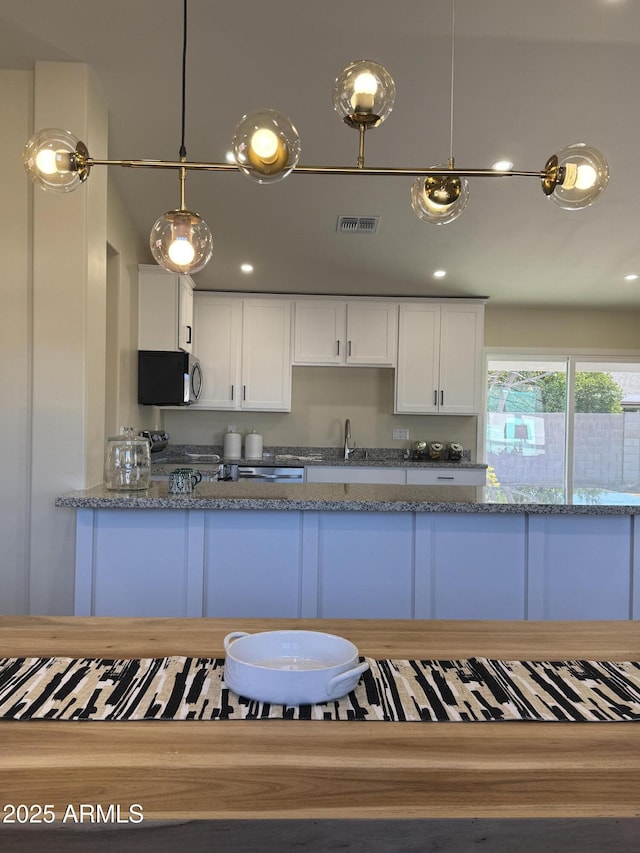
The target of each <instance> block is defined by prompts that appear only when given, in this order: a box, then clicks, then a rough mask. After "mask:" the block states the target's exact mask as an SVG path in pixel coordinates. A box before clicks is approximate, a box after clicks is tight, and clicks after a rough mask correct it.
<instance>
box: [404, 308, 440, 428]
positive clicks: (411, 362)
mask: <svg viewBox="0 0 640 853" xmlns="http://www.w3.org/2000/svg"><path fill="white" fill-rule="evenodd" d="M439 364H440V307H439V306H438V305H433V304H430V303H423V304H419V303H415V304H414V303H405V304H402V305H400V317H399V325H398V364H397V367H396V408H395V410H396V412H399V413H402V412H411V413H412V414H432V413H435V412H437V411H438V390H439V389H438V370H439Z"/></svg>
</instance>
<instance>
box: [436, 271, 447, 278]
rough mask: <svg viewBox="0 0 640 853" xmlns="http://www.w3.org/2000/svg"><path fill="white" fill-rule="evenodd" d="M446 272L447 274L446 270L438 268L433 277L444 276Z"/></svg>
mask: <svg viewBox="0 0 640 853" xmlns="http://www.w3.org/2000/svg"><path fill="white" fill-rule="evenodd" d="M446 274H447V271H446V270H436V271H435V272H434V274H433V277H434V278H444V277H445V275H446Z"/></svg>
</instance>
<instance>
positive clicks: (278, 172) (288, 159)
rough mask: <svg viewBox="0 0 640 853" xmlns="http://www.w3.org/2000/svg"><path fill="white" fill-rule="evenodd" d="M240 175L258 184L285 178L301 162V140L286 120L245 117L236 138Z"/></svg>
mask: <svg viewBox="0 0 640 853" xmlns="http://www.w3.org/2000/svg"><path fill="white" fill-rule="evenodd" d="M232 147H233V156H234V159H235V161H236V163H237V164H238V166H239V168H240V171H241V172H242V173H243V174H244V175H246V176H247V177H248V178H251V179H252V180H254V181H257V182H258V183H259V184H267V183H274V182H275V181H281V180H282V179H283V178H286V177H287V175H289V174H290V173H291V171H292V170H293V169H294V168H295V167H296V165H297V163H298V160H299V159H300V137H299V136H298V131H297V130H296V129H295V127H294V126H293V124H292V123H291V121H290V120H289V119H288V118H287V116H285V115H283V114H282V113H278V112H276V111H275V110H258V111H257V112H253V113H249V114H248V115H246V116H243V118H242V121H241V122H240V123H239V124H238V126H237V127H236V130H235V133H234V136H233V143H232Z"/></svg>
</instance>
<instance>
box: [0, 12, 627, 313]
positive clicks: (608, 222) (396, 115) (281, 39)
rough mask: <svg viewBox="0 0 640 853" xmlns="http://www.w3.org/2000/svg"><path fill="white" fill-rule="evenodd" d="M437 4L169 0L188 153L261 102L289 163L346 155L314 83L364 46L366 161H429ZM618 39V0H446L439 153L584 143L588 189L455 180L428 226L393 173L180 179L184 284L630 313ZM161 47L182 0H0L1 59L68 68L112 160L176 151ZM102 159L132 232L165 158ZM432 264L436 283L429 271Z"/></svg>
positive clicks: (173, 91) (439, 19) (218, 140)
mask: <svg viewBox="0 0 640 853" xmlns="http://www.w3.org/2000/svg"><path fill="white" fill-rule="evenodd" d="M452 8H453V7H452V2H451V0H422V1H421V2H419V0H393V2H392V0H386V2H385V0H324V2H322V3H302V2H300V0H271V2H267V3H265V2H264V0H262V1H261V2H257V0H244V2H243V3H241V4H231V3H214V2H212V0H190V3H189V48H188V61H187V104H186V146H187V154H188V158H189V159H190V160H210V161H218V162H222V161H224V158H225V153H226V151H228V150H229V148H230V142H231V138H232V136H233V132H234V129H235V126H236V125H237V124H238V122H239V121H240V119H241V118H242V116H243V115H244V114H245V113H246V112H249V111H252V110H255V109H259V108H262V107H271V108H274V109H277V110H280V111H282V112H284V113H286V114H288V115H289V116H290V118H291V119H292V121H293V123H294V125H295V126H296V127H297V129H298V132H299V134H300V137H301V142H302V156H301V159H300V163H301V164H304V165H332V166H354V165H355V162H356V156H357V147H358V136H357V133H356V132H355V131H353V130H351V129H349V128H348V127H346V126H345V125H344V124H343V123H342V122H341V121H340V119H339V118H338V116H337V114H336V113H335V112H334V111H333V107H332V89H333V82H334V80H335V77H336V76H337V74H338V73H339V72H340V70H341V69H342V68H343V67H344V66H345V65H346V64H347V63H348V62H349V61H351V60H354V59H363V58H367V59H375V60H376V61H377V62H380V63H381V64H383V65H384V66H385V67H386V68H387V69H388V70H389V72H390V73H391V75H392V76H393V78H394V80H395V83H396V89H397V97H396V103H395V107H394V110H393V112H392V114H391V116H390V117H389V118H388V119H387V121H386V122H385V123H384V124H383V125H382V126H380V127H379V128H377V129H375V130H372V131H370V132H369V133H368V134H367V139H366V165H367V166H393V167H412V168H417V167H428V166H433V165H436V164H439V163H446V161H447V158H448V156H449V151H450V137H451V119H450V116H451V49H452ZM639 42H640V3H637V2H634V1H633V0H536V2H535V3H533V2H531V0H457V2H456V4H455V39H453V44H454V47H455V61H454V70H455V74H454V86H453V93H454V98H453V105H454V109H453V116H454V118H453V153H454V155H455V161H456V166H458V167H460V168H464V167H467V168H481V167H484V168H486V167H490V166H491V164H492V163H494V162H495V161H496V160H498V159H502V158H509V159H510V160H512V161H513V162H514V164H515V168H516V169H521V170H530V171H534V170H535V171H537V170H539V169H541V168H542V167H543V166H544V163H545V161H546V159H547V157H548V156H549V155H550V154H552V153H553V152H554V151H557V150H559V149H560V148H562V147H563V146H565V145H567V144H569V143H573V142H587V143H590V144H591V145H594V146H595V147H596V148H598V149H600V150H601V151H602V152H603V153H604V154H605V156H606V157H607V160H608V161H609V166H610V170H611V179H610V181H609V185H608V187H607V190H606V191H605V193H604V195H603V196H602V197H601V198H600V199H598V201H597V202H596V203H595V204H594V205H593V206H592V207H590V208H588V209H586V210H583V211H571V212H568V211H564V210H561V209H560V208H559V207H557V206H556V205H554V204H553V203H552V202H551V201H549V200H548V199H546V198H545V197H544V196H543V194H542V191H541V188H540V184H539V181H538V180H537V178H531V177H529V178H523V177H512V178H475V179H470V199H469V203H468V206H467V208H466V210H465V212H464V213H463V215H462V216H461V217H460V218H459V219H458V220H456V221H455V222H453V223H450V224H449V225H445V226H433V225H428V224H424V223H422V222H420V220H418V219H417V217H416V216H415V214H414V213H413V211H412V209H411V206H410V199H409V194H410V186H411V182H412V179H411V178H402V177H365V176H341V177H337V176H316V175H296V174H295V173H294V174H292V175H290V176H289V178H288V179H286V180H284V181H282V182H279V183H276V184H272V185H258V184H255V183H253V182H251V181H250V180H248V179H247V178H245V177H244V176H243V175H241V174H239V173H235V172H225V173H211V172H208V173H191V174H189V175H188V178H187V196H186V198H187V205H188V207H190V208H191V209H192V210H196V211H198V212H199V213H200V214H201V216H202V217H203V218H204V219H205V220H206V221H207V223H208V224H209V226H210V228H211V230H212V232H213V237H214V255H213V258H212V259H211V261H210V262H209V264H208V266H207V267H205V269H204V270H202V271H201V272H199V273H197V274H196V275H195V279H196V283H197V286H198V287H201V288H207V289H214V290H230V291H246V290H252V291H264V292H289V293H326V294H354V295H366V294H374V295H387V296H443V297H448V296H456V297H458V296H467V297H468V296H486V297H489V299H490V302H491V304H492V305H530V306H534V305H535V306H587V307H591V308H605V307H611V308H640V279H638V281H635V282H628V281H625V280H624V276H625V275H627V274H629V273H638V274H640V240H639V239H638V230H639V227H638V224H639V223H638V220H639V216H638V213H639V208H640V157H639V156H638V138H637V137H638V129H639V127H640V120H639V113H640V105H639V103H638V101H639V98H638V94H637V93H638V82H639V81H640V49H639V48H640V45H639ZM181 51H182V2H181V0H133V2H132V0H126V2H125V0H108V2H107V0H103V2H101V3H98V2H95V0H93V2H92V0H90V2H86V0H85V2H80V0H56V2H55V3H52V2H51V0H22V2H20V3H16V2H15V0H11V2H9V0H0V67H3V68H15V69H27V68H31V67H32V66H33V62H34V61H35V60H52V61H73V62H84V63H87V64H89V65H90V66H91V67H92V68H93V70H94V72H95V75H96V78H97V81H98V84H99V86H100V89H101V91H102V92H103V94H104V98H105V100H106V102H107V104H108V107H109V157H111V158H114V159H139V158H145V159H156V158H157V159H170V160H175V159H177V158H178V149H179V146H180V134H181V128H180V90H181ZM68 129H69V130H71V131H72V132H73V131H74V130H75V132H76V133H77V129H74V128H68ZM96 156H97V155H96ZM95 168H96V169H97V168H104V167H97V166H96V167H95ZM110 169H111V172H112V173H113V177H114V179H115V181H116V183H117V186H118V188H119V190H120V192H121V194H122V196H123V198H124V201H125V203H126V207H127V208H128V210H129V212H130V214H131V216H132V219H133V223H134V225H135V228H136V229H137V230H138V231H139V234H140V236H141V239H144V240H145V241H147V240H148V236H147V235H148V233H149V230H150V228H151V226H152V225H153V223H154V222H155V220H156V219H157V218H158V217H159V216H160V215H161V214H162V213H163V212H165V211H167V210H170V209H172V208H174V207H177V205H178V202H179V187H178V179H177V175H176V172H174V171H173V170H164V171H155V170H131V169H120V168H117V167H110ZM78 191H79V192H82V191H83V190H82V188H81V189H80V190H78ZM339 215H357V216H361V215H366V216H369V215H374V216H379V217H380V225H379V229H378V232H377V233H376V234H349V235H345V234H338V233H336V221H337V217H338V216H339ZM149 261H151V256H149ZM243 262H250V263H252V264H253V266H254V272H253V273H252V274H250V275H246V274H243V273H242V272H241V271H240V264H241V263H243ZM437 269H443V270H446V273H447V274H446V277H445V278H441V279H434V277H433V272H434V271H435V270H437Z"/></svg>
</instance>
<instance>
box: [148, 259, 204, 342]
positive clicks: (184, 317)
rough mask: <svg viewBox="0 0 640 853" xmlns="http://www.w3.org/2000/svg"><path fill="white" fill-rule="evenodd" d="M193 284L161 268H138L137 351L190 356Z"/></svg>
mask: <svg viewBox="0 0 640 853" xmlns="http://www.w3.org/2000/svg"><path fill="white" fill-rule="evenodd" d="M192 326H193V280H192V279H191V278H190V276H188V275H177V274H175V273H170V272H167V271H166V270H163V269H162V268H161V267H158V266H152V265H150V264H140V266H139V267H138V349H142V350H179V349H181V350H184V351H185V352H191V349H192V343H191V340H192V337H193V335H192Z"/></svg>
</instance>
